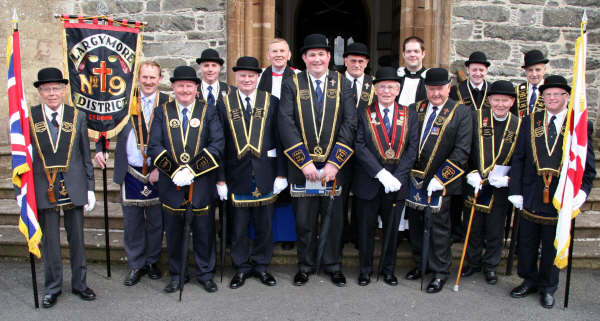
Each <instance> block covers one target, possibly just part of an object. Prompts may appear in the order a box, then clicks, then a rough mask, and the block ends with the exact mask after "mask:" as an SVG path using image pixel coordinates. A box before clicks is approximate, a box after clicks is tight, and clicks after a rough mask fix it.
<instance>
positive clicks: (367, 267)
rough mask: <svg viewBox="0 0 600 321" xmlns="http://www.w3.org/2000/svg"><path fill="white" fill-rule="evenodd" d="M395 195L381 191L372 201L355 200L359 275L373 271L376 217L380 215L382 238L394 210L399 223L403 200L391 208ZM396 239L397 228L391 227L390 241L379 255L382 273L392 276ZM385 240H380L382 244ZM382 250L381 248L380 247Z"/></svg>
mask: <svg viewBox="0 0 600 321" xmlns="http://www.w3.org/2000/svg"><path fill="white" fill-rule="evenodd" d="M395 197H396V193H387V194H386V193H384V192H383V189H381V191H380V192H379V193H378V194H377V196H375V198H374V199H372V200H364V199H360V198H357V199H356V212H357V214H356V217H357V220H358V221H357V225H358V253H359V255H358V256H359V261H360V273H364V274H370V273H371V272H372V271H373V253H374V251H375V231H376V230H377V225H378V221H377V217H378V216H379V213H381V221H382V222H383V231H384V233H383V234H384V238H385V234H386V233H387V230H388V228H390V226H389V225H390V224H392V219H393V217H392V214H393V211H394V209H395V211H396V215H397V216H398V219H397V222H400V216H401V215H402V209H403V208H404V200H402V201H401V202H399V203H398V204H397V206H396V207H394V206H393V204H394V201H395ZM397 238H398V226H392V227H391V234H390V239H389V240H388V246H387V250H386V253H385V254H382V255H381V258H380V260H383V265H382V273H383V274H394V269H395V266H396V253H397V251H396V243H397ZM383 242H385V239H384V240H382V243H383ZM382 249H383V247H382Z"/></svg>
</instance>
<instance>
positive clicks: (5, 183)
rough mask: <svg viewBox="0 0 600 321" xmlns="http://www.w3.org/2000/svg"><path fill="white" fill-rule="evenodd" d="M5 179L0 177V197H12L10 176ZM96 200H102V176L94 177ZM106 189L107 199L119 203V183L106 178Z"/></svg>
mask: <svg viewBox="0 0 600 321" xmlns="http://www.w3.org/2000/svg"><path fill="white" fill-rule="evenodd" d="M5 177H7V178H5V179H0V199H14V196H15V195H14V194H15V193H14V189H13V185H12V182H11V180H10V178H8V175H6V176H5ZM95 181H96V189H95V192H96V201H97V202H102V201H103V200H104V196H103V192H102V177H100V178H98V177H96V180H95ZM107 190H108V201H109V202H112V203H119V202H120V201H121V199H120V195H119V191H120V188H119V185H117V184H115V183H113V182H112V178H110V179H108V180H107Z"/></svg>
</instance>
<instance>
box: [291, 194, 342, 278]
mask: <svg viewBox="0 0 600 321" xmlns="http://www.w3.org/2000/svg"><path fill="white" fill-rule="evenodd" d="M329 202H330V199H329V197H323V196H316V197H292V208H293V210H294V214H295V215H296V234H298V240H297V241H296V245H297V249H298V269H299V270H300V271H301V272H306V273H312V272H315V269H316V259H317V249H318V247H319V238H318V236H319V231H320V230H321V225H320V224H319V216H320V217H321V221H323V216H324V215H325V213H326V211H327V205H328V204H329ZM342 208H343V202H342V198H341V197H339V196H336V197H335V198H334V200H333V207H332V211H331V221H330V225H329V231H328V235H327V239H326V240H325V248H324V251H323V257H322V259H321V266H322V267H323V269H324V270H325V271H326V272H335V271H339V270H340V269H341V267H342V231H343V227H344V217H343V213H342Z"/></svg>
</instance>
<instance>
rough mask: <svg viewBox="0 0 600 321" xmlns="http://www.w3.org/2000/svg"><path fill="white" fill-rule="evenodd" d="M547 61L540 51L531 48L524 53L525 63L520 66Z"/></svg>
mask: <svg viewBox="0 0 600 321" xmlns="http://www.w3.org/2000/svg"><path fill="white" fill-rule="evenodd" d="M548 61H549V60H548V59H546V57H544V54H543V53H542V52H541V51H539V50H537V49H533V50H530V51H528V52H526V53H525V64H524V65H523V66H521V68H527V67H529V66H533V65H537V64H547V63H548Z"/></svg>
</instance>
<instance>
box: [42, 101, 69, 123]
mask: <svg viewBox="0 0 600 321" xmlns="http://www.w3.org/2000/svg"><path fill="white" fill-rule="evenodd" d="M63 109H64V108H63V104H60V106H58V108H57V109H56V110H52V108H50V107H48V105H46V104H44V113H45V114H46V118H47V119H48V121H52V114H53V113H58V115H56V121H57V122H58V128H59V129H60V124H61V123H62V115H63Z"/></svg>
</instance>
